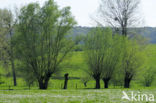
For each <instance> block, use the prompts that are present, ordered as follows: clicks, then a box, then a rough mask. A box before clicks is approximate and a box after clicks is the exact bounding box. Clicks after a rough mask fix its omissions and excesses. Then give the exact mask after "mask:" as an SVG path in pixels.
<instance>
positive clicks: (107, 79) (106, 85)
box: [102, 78, 110, 88]
mask: <svg viewBox="0 0 156 103" xmlns="http://www.w3.org/2000/svg"><path fill="white" fill-rule="evenodd" d="M102 80H103V82H104V88H108V84H109V80H110V78H103V79H102Z"/></svg>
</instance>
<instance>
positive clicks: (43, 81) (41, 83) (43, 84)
mask: <svg viewBox="0 0 156 103" xmlns="http://www.w3.org/2000/svg"><path fill="white" fill-rule="evenodd" d="M49 79H50V77H46V79H40V80H38V83H39V89H42V90H45V89H47V88H48V82H49Z"/></svg>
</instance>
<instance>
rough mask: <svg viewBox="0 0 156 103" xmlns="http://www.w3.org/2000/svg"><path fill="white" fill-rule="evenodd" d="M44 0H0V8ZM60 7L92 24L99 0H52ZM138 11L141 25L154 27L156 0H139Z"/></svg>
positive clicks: (78, 21)
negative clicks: (141, 21) (66, 8)
mask: <svg viewBox="0 0 156 103" xmlns="http://www.w3.org/2000/svg"><path fill="white" fill-rule="evenodd" d="M45 1H46V0H0V8H8V9H13V8H15V7H18V8H20V7H22V6H24V5H27V4H28V3H31V2H38V3H40V4H41V5H43V4H44V2H45ZM54 1H55V2H56V3H57V4H58V5H59V7H60V8H62V7H65V6H70V7H71V12H72V14H73V16H74V17H75V19H76V21H77V23H78V25H80V26H92V25H93V22H92V20H91V17H93V16H94V15H95V13H96V11H97V9H98V6H99V3H100V0H54ZM140 12H141V15H142V18H143V19H144V23H143V24H144V25H143V26H151V27H156V0H141V8H140Z"/></svg>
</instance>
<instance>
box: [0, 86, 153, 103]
mask: <svg viewBox="0 0 156 103" xmlns="http://www.w3.org/2000/svg"><path fill="white" fill-rule="evenodd" d="M122 91H125V92H127V93H128V95H130V92H131V91H133V92H134V93H137V92H138V91H139V92H140V94H141V93H146V94H153V95H156V89H139V90H130V89H129V90H126V89H105V90H104V89H101V90H92V89H91V90H88V89H79V90H46V91H41V90H15V91H0V103H138V102H135V101H128V100H122V99H121V98H122V95H123V94H122ZM144 99H145V98H144ZM139 103H148V102H143V101H141V102H139ZM150 103H152V102H150ZM153 103H154V102H153Z"/></svg>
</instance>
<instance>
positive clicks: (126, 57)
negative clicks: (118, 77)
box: [121, 37, 146, 88]
mask: <svg viewBox="0 0 156 103" xmlns="http://www.w3.org/2000/svg"><path fill="white" fill-rule="evenodd" d="M122 48H124V49H123V51H122V53H123V56H122V67H121V68H122V69H121V70H122V72H123V74H124V87H125V88H129V87H130V82H131V80H132V79H133V78H134V77H135V76H136V75H137V74H138V72H139V70H141V68H142V66H143V65H144V62H145V56H146V55H145V54H144V51H143V49H142V48H141V46H140V45H139V44H138V42H137V41H136V39H132V40H129V39H128V38H126V37H125V38H124V42H123V45H122ZM122 72H121V73H122Z"/></svg>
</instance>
